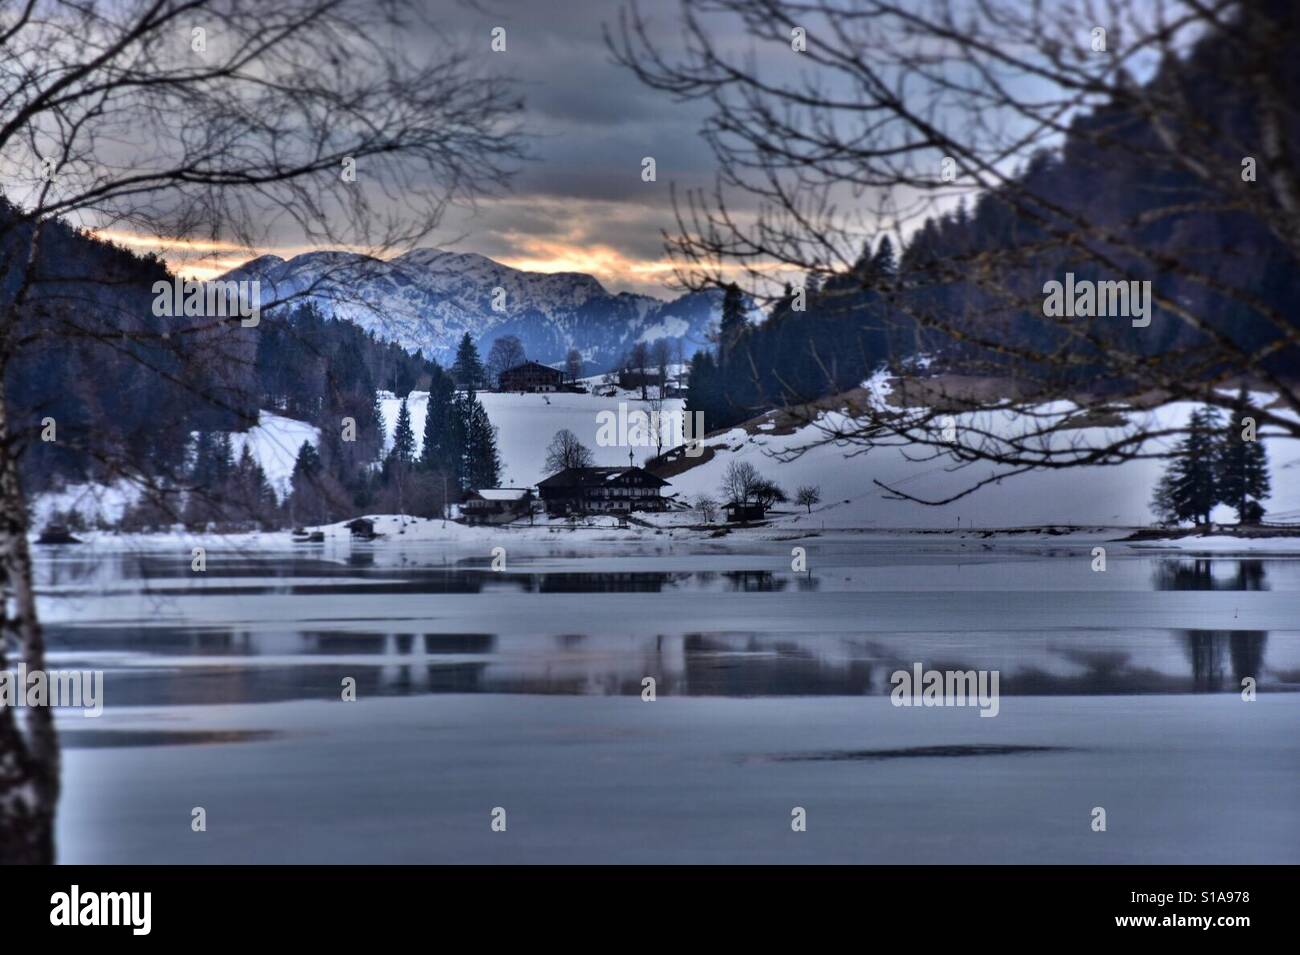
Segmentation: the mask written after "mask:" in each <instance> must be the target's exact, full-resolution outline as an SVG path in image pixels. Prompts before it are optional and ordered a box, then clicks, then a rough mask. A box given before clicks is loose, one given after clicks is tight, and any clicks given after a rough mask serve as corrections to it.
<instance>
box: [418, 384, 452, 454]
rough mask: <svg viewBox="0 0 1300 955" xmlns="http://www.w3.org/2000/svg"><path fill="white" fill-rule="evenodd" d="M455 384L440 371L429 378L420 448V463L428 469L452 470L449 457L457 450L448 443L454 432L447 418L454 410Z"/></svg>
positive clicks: (450, 441) (449, 418) (449, 417)
mask: <svg viewBox="0 0 1300 955" xmlns="http://www.w3.org/2000/svg"><path fill="white" fill-rule="evenodd" d="M455 406H456V385H455V383H454V382H453V381H452V380H451V378H450V377H448V376H447V375H444V374H443V373H442V372H441V371H439V372H438V374H436V375H434V376H433V379H432V380H431V381H430V382H429V401H428V404H426V405H425V416H424V449H423V452H422V454H421V457H420V463H421V465H423V466H424V467H425V468H426V469H428V470H430V471H448V472H450V471H452V470H454V469H453V468H452V467H451V466H450V463H451V460H452V459H453V457H454V456H455V455H456V454H457V453H459V452H458V449H455V448H453V447H452V438H453V436H454V432H453V428H452V423H451V418H452V415H453V414H455V413H456V407H455Z"/></svg>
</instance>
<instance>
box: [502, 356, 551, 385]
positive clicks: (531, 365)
mask: <svg viewBox="0 0 1300 955" xmlns="http://www.w3.org/2000/svg"><path fill="white" fill-rule="evenodd" d="M563 386H564V372H562V371H560V370H559V369H558V368H551V367H550V366H549V365H543V364H541V363H539V362H535V361H526V362H524V363H523V364H522V365H515V367H513V368H507V369H506V370H505V371H503V372H501V374H500V375H498V376H497V388H498V389H499V390H500V391H559V390H560V389H561V388H562V387H563Z"/></svg>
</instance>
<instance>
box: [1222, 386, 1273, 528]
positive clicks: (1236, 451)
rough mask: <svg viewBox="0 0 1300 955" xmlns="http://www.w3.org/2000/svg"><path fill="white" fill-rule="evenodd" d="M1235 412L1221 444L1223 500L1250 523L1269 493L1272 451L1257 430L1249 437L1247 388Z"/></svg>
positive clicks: (1239, 516)
mask: <svg viewBox="0 0 1300 955" xmlns="http://www.w3.org/2000/svg"><path fill="white" fill-rule="evenodd" d="M1235 411H1236V413H1235V418H1234V421H1233V423H1232V424H1230V425H1229V427H1228V428H1227V430H1226V432H1225V433H1224V436H1223V440H1222V442H1221V444H1220V446H1219V455H1218V461H1217V462H1216V464H1217V468H1216V472H1217V473H1216V478H1217V480H1218V485H1219V495H1220V497H1221V498H1222V500H1223V503H1224V504H1227V505H1229V506H1231V507H1232V508H1233V509H1234V510H1235V511H1236V512H1237V520H1238V521H1240V522H1242V523H1246V522H1247V521H1249V520H1251V519H1252V517H1255V516H1256V515H1257V514H1258V513H1259V512H1261V511H1262V508H1260V507H1258V502H1259V501H1262V500H1263V499H1264V498H1266V497H1268V496H1269V491H1270V481H1269V476H1268V454H1267V452H1266V451H1265V450H1264V444H1263V442H1262V441H1260V440H1259V439H1258V437H1256V436H1254V434H1253V431H1252V432H1251V437H1249V438H1248V437H1247V432H1246V425H1245V424H1244V423H1243V419H1245V418H1246V417H1249V405H1248V399H1247V396H1246V390H1245V388H1242V390H1241V392H1240V393H1239V394H1238V396H1237V405H1236V409H1235ZM1252 502H1253V503H1254V505H1255V506H1252Z"/></svg>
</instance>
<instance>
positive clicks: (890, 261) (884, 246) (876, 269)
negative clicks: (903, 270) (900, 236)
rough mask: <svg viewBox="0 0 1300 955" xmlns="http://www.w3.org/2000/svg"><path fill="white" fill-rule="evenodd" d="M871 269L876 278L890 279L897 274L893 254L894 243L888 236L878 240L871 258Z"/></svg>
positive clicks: (896, 264) (895, 260)
mask: <svg viewBox="0 0 1300 955" xmlns="http://www.w3.org/2000/svg"><path fill="white" fill-rule="evenodd" d="M871 271H872V272H873V273H874V274H875V277H876V278H878V279H891V278H893V277H894V276H895V275H897V274H898V260H897V258H895V256H894V243H893V242H891V241H889V236H885V237H884V238H883V239H881V240H880V245H879V246H878V247H877V248H876V254H875V255H874V256H872V259H871Z"/></svg>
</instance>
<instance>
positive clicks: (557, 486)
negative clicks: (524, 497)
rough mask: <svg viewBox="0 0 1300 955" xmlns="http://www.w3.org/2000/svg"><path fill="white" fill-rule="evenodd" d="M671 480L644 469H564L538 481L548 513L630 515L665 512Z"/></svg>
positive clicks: (540, 493) (554, 514) (560, 515)
mask: <svg viewBox="0 0 1300 955" xmlns="http://www.w3.org/2000/svg"><path fill="white" fill-rule="evenodd" d="M667 486H668V482H667V481H665V480H664V479H663V478H659V477H655V476H654V475H653V474H651V473H650V472H649V471H647V470H646V469H645V468H637V467H630V468H565V469H564V470H563V471H561V472H559V473H558V474H552V475H551V476H550V477H548V478H546V479H545V480H544V481H539V482H538V483H537V492H538V494H539V495H540V496H541V498H542V503H543V504H545V505H546V513H548V514H550V515H552V516H556V517H564V516H567V515H569V514H619V513H622V514H627V513H629V512H631V511H662V510H665V509H666V508H667V507H668V501H667V499H665V498H664V497H663V494H662V492H663V489H664V488H666V487H667Z"/></svg>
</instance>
